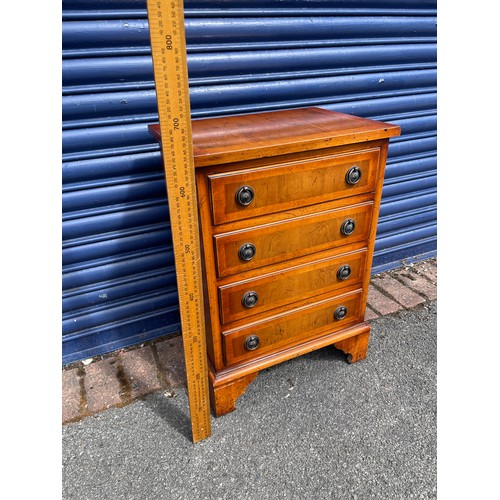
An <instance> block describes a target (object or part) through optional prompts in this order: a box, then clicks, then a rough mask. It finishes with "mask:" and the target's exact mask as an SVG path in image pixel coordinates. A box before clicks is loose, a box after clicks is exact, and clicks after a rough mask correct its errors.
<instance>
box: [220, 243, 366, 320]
mask: <svg viewBox="0 0 500 500" xmlns="http://www.w3.org/2000/svg"><path fill="white" fill-rule="evenodd" d="M366 253H367V250H366V249H362V250H360V251H357V252H351V253H348V254H342V255H334V256H331V257H327V258H324V259H321V260H317V261H315V262H312V263H308V264H303V265H300V266H294V267H291V268H288V269H286V270H285V271H278V272H274V273H270V274H266V275H264V276H259V277H257V278H253V279H248V280H245V281H240V282H237V283H231V284H230V285H225V286H220V287H219V301H220V314H221V322H222V323H229V322H231V321H235V320H238V319H245V318H251V317H252V316H254V315H255V314H257V313H262V312H265V311H269V310H271V309H274V308H277V307H280V306H283V305H286V304H292V303H294V302H297V301H299V300H306V299H311V298H313V297H318V296H319V295H322V294H324V293H328V292H333V291H338V290H340V289H341V288H343V287H345V286H352V285H356V284H358V283H361V281H362V279H363V272H364V270H365V265H366Z"/></svg>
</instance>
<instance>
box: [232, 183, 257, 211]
mask: <svg viewBox="0 0 500 500" xmlns="http://www.w3.org/2000/svg"><path fill="white" fill-rule="evenodd" d="M254 195H255V193H254V192H253V189H252V188H251V187H250V186H242V187H240V188H239V189H238V190H237V191H236V194H235V197H236V203H238V205H241V206H242V207H246V206H247V205H250V203H252V201H253V198H254Z"/></svg>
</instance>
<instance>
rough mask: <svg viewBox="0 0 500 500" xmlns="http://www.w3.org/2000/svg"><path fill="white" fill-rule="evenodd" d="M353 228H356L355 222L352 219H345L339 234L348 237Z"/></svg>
mask: <svg viewBox="0 0 500 500" xmlns="http://www.w3.org/2000/svg"><path fill="white" fill-rule="evenodd" d="M355 227H356V222H354V220H353V219H346V220H345V221H344V222H342V225H341V226H340V232H341V233H342V234H343V235H345V236H349V235H350V234H352V233H353V232H354V228H355Z"/></svg>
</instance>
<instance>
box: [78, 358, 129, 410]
mask: <svg viewBox="0 0 500 500" xmlns="http://www.w3.org/2000/svg"><path fill="white" fill-rule="evenodd" d="M85 392H86V395H87V408H86V410H87V412H88V413H94V412H97V411H101V410H105V409H106V408H109V407H110V406H113V405H117V404H119V403H121V398H120V382H119V380H118V374H117V370H116V358H115V357H112V358H106V359H101V360H99V361H96V362H94V363H92V364H90V365H88V366H87V367H85Z"/></svg>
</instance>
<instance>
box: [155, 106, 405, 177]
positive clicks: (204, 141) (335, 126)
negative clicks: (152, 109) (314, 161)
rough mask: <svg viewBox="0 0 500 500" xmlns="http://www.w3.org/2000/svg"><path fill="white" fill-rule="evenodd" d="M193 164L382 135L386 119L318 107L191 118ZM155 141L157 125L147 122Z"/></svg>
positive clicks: (390, 132) (394, 130)
mask: <svg viewBox="0 0 500 500" xmlns="http://www.w3.org/2000/svg"><path fill="white" fill-rule="evenodd" d="M192 130H193V152H194V163H195V167H203V166H207V165H214V164H221V163H229V162H234V161H243V160H252V159H255V158H264V157H268V156H277V155H282V154H287V153H295V152H299V151H308V150H315V149H322V148H327V147H334V146H341V145H345V144H352V143H358V142H365V141H371V140H377V139H385V138H388V137H393V136H397V135H399V134H400V128H399V127H398V126H397V125H393V124H391V123H384V122H378V121H374V120H368V119H366V118H360V117H356V116H352V115H347V114H344V113H338V112H335V111H328V110H326V109H321V108H302V109H292V110H283V111H270V112H265V113H252V114H248V115H239V116H228V117H220V118H204V119H199V120H193V121H192ZM149 131H150V133H151V135H152V136H153V137H154V138H155V139H156V140H158V141H159V140H160V126H159V125H158V124H155V125H149Z"/></svg>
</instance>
